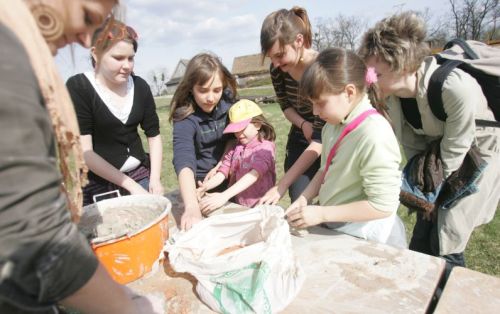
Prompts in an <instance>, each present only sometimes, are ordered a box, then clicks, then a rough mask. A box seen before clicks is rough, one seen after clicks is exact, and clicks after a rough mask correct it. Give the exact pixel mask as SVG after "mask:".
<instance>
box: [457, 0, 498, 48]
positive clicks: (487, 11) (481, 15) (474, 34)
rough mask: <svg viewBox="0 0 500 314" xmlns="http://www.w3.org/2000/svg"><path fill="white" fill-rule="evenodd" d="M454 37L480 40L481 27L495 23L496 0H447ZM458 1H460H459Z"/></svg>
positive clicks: (496, 12)
mask: <svg viewBox="0 0 500 314" xmlns="http://www.w3.org/2000/svg"><path fill="white" fill-rule="evenodd" d="M449 1H450V5H451V13H452V18H453V24H454V33H455V37H458V38H463V39H475V40H480V39H481V37H482V35H483V33H484V32H483V29H485V28H487V27H489V24H495V27H496V18H497V16H498V0H461V1H459V0H449ZM459 2H460V3H459Z"/></svg>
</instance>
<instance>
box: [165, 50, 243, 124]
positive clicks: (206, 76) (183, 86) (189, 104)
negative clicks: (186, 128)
mask: <svg viewBox="0 0 500 314" xmlns="http://www.w3.org/2000/svg"><path fill="white" fill-rule="evenodd" d="M216 72H218V73H219V75H220V79H221V81H222V86H223V89H224V92H223V95H222V97H225V95H224V93H225V92H226V89H229V91H230V93H231V95H230V97H232V98H236V95H237V94H236V93H237V91H236V79H235V78H234V76H233V75H232V74H231V72H229V70H228V69H227V68H226V67H225V66H224V65H223V64H222V62H221V61H220V59H219V58H218V57H217V56H215V55H213V54H210V53H200V54H197V55H196V56H194V57H193V58H192V59H191V60H190V61H189V63H188V65H187V67H186V72H185V74H184V76H183V77H182V80H181V82H180V83H179V86H178V87H177V89H176V90H175V93H174V96H173V97H172V101H171V103H170V115H169V117H168V120H169V121H170V122H172V121H181V120H183V119H185V118H186V117H187V116H189V115H190V114H191V113H193V112H194V111H195V109H196V106H197V104H196V101H195V100H194V97H193V94H192V90H193V87H194V86H195V85H197V84H199V85H203V84H205V83H206V82H208V80H210V79H211V78H212V77H213V76H214V74H215V73H216Z"/></svg>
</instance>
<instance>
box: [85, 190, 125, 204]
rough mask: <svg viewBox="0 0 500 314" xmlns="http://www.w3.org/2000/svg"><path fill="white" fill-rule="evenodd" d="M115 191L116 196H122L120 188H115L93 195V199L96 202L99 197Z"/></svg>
mask: <svg viewBox="0 0 500 314" xmlns="http://www.w3.org/2000/svg"><path fill="white" fill-rule="evenodd" d="M113 193H116V197H121V194H120V191H119V190H113V191H109V192H104V193H101V194H95V195H93V196H92V199H93V200H94V203H96V202H97V198H98V197H101V196H104V195H108V194H113Z"/></svg>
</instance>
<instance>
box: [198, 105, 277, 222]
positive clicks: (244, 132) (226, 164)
mask: <svg viewBox="0 0 500 314" xmlns="http://www.w3.org/2000/svg"><path fill="white" fill-rule="evenodd" d="M229 120H230V124H229V125H228V126H227V127H226V128H225V129H224V133H234V135H235V136H236V138H237V139H238V144H237V145H236V146H235V147H234V148H233V149H231V150H229V151H228V152H227V153H226V155H225V156H224V158H223V162H222V165H221V166H220V167H219V169H218V170H217V173H216V174H215V175H214V176H213V177H212V178H210V179H209V180H208V181H206V182H205V183H204V184H201V183H199V184H200V187H199V188H198V192H200V193H203V192H205V191H208V190H211V189H213V188H215V187H216V186H218V185H219V184H221V183H222V182H223V181H224V179H226V178H228V179H229V185H228V186H229V187H228V188H227V189H226V190H225V191H224V192H221V193H210V194H207V195H206V196H204V197H203V198H202V200H201V203H200V207H201V211H202V213H204V214H207V213H209V212H211V211H213V210H215V209H217V208H219V207H221V206H222V205H224V204H225V203H226V202H227V201H229V200H230V199H231V198H233V197H234V201H235V202H236V203H238V204H240V205H243V206H247V207H253V206H255V205H256V204H257V202H258V201H259V198H260V197H262V196H263V195H264V194H265V193H266V192H267V191H268V190H269V189H270V188H271V187H273V186H274V184H275V183H276V171H275V146H274V140H275V138H276V134H275V132H274V128H273V126H272V125H271V124H269V122H267V120H266V118H265V117H264V116H263V113H262V110H261V109H260V107H259V106H258V105H257V104H256V103H254V102H253V101H250V100H247V99H242V100H240V101H238V102H236V103H235V104H234V105H233V106H232V107H231V108H230V109H229Z"/></svg>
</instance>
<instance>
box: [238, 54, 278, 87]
mask: <svg viewBox="0 0 500 314" xmlns="http://www.w3.org/2000/svg"><path fill="white" fill-rule="evenodd" d="M270 64H271V60H269V58H265V59H264V63H262V55H261V54H260V53H257V54H253V55H247V56H241V57H236V58H234V61H233V70H232V73H233V75H234V76H236V79H237V81H238V86H239V87H246V86H248V84H249V83H251V82H252V81H257V80H263V79H269V80H270V75H269V65H270Z"/></svg>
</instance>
